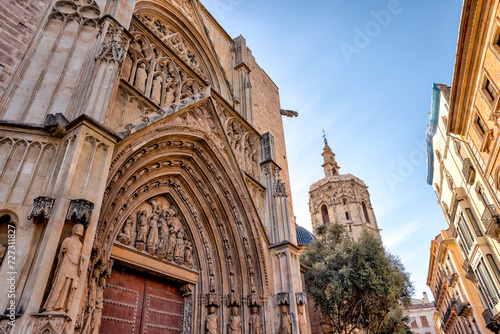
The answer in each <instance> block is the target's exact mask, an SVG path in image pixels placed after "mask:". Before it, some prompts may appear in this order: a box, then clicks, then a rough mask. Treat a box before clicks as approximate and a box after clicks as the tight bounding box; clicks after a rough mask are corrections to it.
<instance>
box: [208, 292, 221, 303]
mask: <svg viewBox="0 0 500 334" xmlns="http://www.w3.org/2000/svg"><path fill="white" fill-rule="evenodd" d="M219 305H220V297H219V295H218V294H216V293H214V292H210V293H207V307H209V306H215V307H219Z"/></svg>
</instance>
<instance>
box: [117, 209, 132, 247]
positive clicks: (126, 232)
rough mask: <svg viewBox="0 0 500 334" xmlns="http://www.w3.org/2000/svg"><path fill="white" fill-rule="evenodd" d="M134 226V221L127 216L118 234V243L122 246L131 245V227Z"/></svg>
mask: <svg viewBox="0 0 500 334" xmlns="http://www.w3.org/2000/svg"><path fill="white" fill-rule="evenodd" d="M133 224H134V221H133V220H132V216H128V218H127V220H126V221H125V224H123V228H122V231H121V232H120V234H118V237H117V239H118V241H119V242H121V243H122V244H124V245H127V246H128V245H130V244H131V243H132V237H133V236H132V234H133V231H132V226H133Z"/></svg>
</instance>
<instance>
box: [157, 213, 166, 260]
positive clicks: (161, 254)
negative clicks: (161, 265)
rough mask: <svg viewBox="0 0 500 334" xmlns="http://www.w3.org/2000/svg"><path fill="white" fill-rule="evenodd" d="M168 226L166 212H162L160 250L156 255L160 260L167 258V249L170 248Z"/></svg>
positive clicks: (159, 220)
mask: <svg viewBox="0 0 500 334" xmlns="http://www.w3.org/2000/svg"><path fill="white" fill-rule="evenodd" d="M168 236H169V233H168V225H167V221H166V220H165V211H162V213H161V214H160V218H159V219H158V240H159V241H158V250H157V251H156V255H157V256H158V257H159V258H160V259H164V258H165V256H167V248H168Z"/></svg>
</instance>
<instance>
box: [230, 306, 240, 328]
mask: <svg viewBox="0 0 500 334" xmlns="http://www.w3.org/2000/svg"><path fill="white" fill-rule="evenodd" d="M227 334H241V318H240V316H239V315H238V306H234V307H233V309H232V310H231V317H230V318H229V323H228V324H227Z"/></svg>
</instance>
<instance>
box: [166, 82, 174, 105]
mask: <svg viewBox="0 0 500 334" xmlns="http://www.w3.org/2000/svg"><path fill="white" fill-rule="evenodd" d="M174 102H175V89H174V86H173V85H170V86H168V88H167V94H166V97H165V105H166V106H168V105H170V104H172V103H174Z"/></svg>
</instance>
